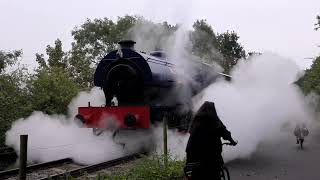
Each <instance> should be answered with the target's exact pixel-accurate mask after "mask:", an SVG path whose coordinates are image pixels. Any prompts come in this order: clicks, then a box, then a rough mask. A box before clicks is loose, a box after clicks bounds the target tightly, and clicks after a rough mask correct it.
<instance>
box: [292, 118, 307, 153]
mask: <svg viewBox="0 0 320 180" xmlns="http://www.w3.org/2000/svg"><path fill="white" fill-rule="evenodd" d="M293 133H294V135H295V136H296V139H297V144H299V143H300V146H301V148H303V142H304V138H305V137H306V136H308V135H309V130H308V129H307V127H306V125H305V124H304V123H300V124H297V125H296V127H295V129H294V132H293Z"/></svg>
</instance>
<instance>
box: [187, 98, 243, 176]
mask: <svg viewBox="0 0 320 180" xmlns="http://www.w3.org/2000/svg"><path fill="white" fill-rule="evenodd" d="M221 137H222V138H223V139H225V140H228V141H230V143H231V145H236V144H237V143H236V142H235V141H234V140H233V139H232V137H231V133H230V132H229V131H228V130H227V129H226V127H225V126H224V124H223V123H222V122H221V121H220V119H219V117H218V115H217V112H216V109H215V106H214V103H213V102H208V101H206V102H205V103H204V104H203V105H202V106H201V107H200V109H199V110H198V112H197V113H196V114H195V116H194V119H193V122H192V124H191V127H190V137H189V141H188V144H187V148H186V153H187V165H186V168H185V171H186V169H188V168H191V169H192V173H191V175H192V180H198V179H201V180H202V179H210V180H211V179H213V180H215V179H219V180H220V168H221V167H222V165H223V163H224V162H223V159H222V156H221V153H222V142H221Z"/></svg>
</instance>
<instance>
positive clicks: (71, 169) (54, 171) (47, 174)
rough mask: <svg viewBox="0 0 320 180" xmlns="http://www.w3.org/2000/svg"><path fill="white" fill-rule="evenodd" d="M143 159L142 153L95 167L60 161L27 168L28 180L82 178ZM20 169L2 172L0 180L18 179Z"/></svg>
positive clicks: (65, 160)
mask: <svg viewBox="0 0 320 180" xmlns="http://www.w3.org/2000/svg"><path fill="white" fill-rule="evenodd" d="M140 157H141V153H135V154H131V155H128V156H124V157H121V158H118V159H114V160H111V161H106V162H103V163H97V164H93V165H88V166H84V165H79V164H76V163H74V162H73V161H72V160H71V159H69V158H67V159H60V160H56V161H51V162H47V163H42V164H36V165H31V166H28V167H27V179H32V180H34V179H38V180H46V179H50V180H54V179H64V178H65V177H67V176H72V177H73V178H75V177H80V176H82V175H84V173H93V172H96V171H99V170H102V169H106V168H110V167H113V166H116V165H119V164H123V163H126V162H129V161H132V160H135V159H138V158H140ZM18 174H19V169H12V170H8V171H1V172H0V179H7V180H13V179H18Z"/></svg>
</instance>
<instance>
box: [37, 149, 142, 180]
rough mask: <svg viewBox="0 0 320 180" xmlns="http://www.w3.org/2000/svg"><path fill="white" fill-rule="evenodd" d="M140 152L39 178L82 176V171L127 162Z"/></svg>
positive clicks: (52, 178)
mask: <svg viewBox="0 0 320 180" xmlns="http://www.w3.org/2000/svg"><path fill="white" fill-rule="evenodd" d="M142 154H144V153H135V154H132V155H128V156H124V157H121V158H118V159H114V160H111V161H106V162H103V163H98V164H94V165H89V166H85V167H81V168H78V169H74V170H71V171H67V172H65V173H60V174H57V175H52V176H49V177H46V178H41V179H40V180H49V179H50V180H55V179H63V178H65V177H67V176H69V177H70V176H71V177H72V178H76V177H80V176H83V173H84V172H86V173H92V172H96V171H99V170H102V169H106V168H110V167H113V166H116V165H119V164H123V163H126V162H129V161H132V160H135V159H139V158H141V157H142Z"/></svg>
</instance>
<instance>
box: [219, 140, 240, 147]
mask: <svg viewBox="0 0 320 180" xmlns="http://www.w3.org/2000/svg"><path fill="white" fill-rule="evenodd" d="M235 142H236V143H237V144H238V141H235ZM222 145H228V146H235V145H232V144H231V143H230V142H224V143H222Z"/></svg>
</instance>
